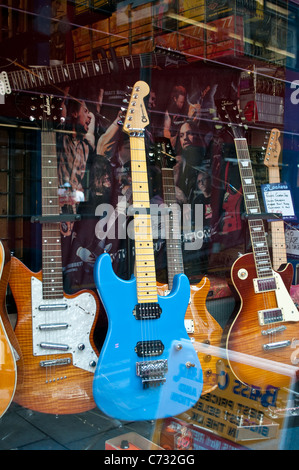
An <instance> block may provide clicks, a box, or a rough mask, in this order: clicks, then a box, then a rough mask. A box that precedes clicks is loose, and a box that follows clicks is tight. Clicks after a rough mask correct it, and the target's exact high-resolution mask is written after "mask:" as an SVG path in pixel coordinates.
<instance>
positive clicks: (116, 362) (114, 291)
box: [93, 81, 202, 420]
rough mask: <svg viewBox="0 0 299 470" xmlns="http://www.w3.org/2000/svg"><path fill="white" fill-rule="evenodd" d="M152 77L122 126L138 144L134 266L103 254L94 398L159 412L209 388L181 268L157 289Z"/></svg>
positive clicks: (109, 410)
mask: <svg viewBox="0 0 299 470" xmlns="http://www.w3.org/2000/svg"><path fill="white" fill-rule="evenodd" d="M148 93H149V87H148V85H147V83H145V82H143V81H139V82H136V83H135V85H134V87H133V90H132V94H131V99H130V102H129V107H128V111H127V114H126V118H125V122H124V126H123V130H124V131H125V132H126V133H128V134H129V139H130V148H131V168H132V169H131V173H132V194H133V206H134V211H135V215H134V236H135V253H136V258H135V269H136V276H134V277H132V278H131V279H130V280H129V281H127V280H122V279H120V278H119V277H117V276H116V274H115V273H114V271H113V269H112V264H111V259H110V256H109V254H108V253H104V254H102V255H101V256H100V257H99V258H97V260H96V263H95V267H94V278H95V284H96V286H97V289H98V291H99V295H100V297H101V299H102V302H103V305H104V307H105V309H106V312H107V317H108V332H107V336H106V339H105V342H104V345H103V347H102V349H101V352H100V356H99V361H98V365H97V369H96V372H95V377H94V387H93V390H94V398H95V401H96V403H97V404H98V406H99V407H100V408H101V410H102V411H104V412H105V413H106V414H108V415H109V416H113V417H116V418H118V419H123V420H145V419H158V418H165V417H167V416H173V415H176V414H179V413H182V412H183V411H186V410H187V409H189V408H191V407H192V406H193V405H194V404H195V403H196V401H197V400H198V398H199V397H200V395H201V392H202V368H201V364H200V361H199V359H198V357H197V354H196V352H195V349H194V347H193V345H192V343H191V341H190V339H189V337H188V335H187V332H186V329H185V326H184V317H185V312H186V309H187V307H188V302H189V297H190V284H189V281H188V278H187V277H186V276H185V274H178V275H177V276H176V277H175V279H174V282H173V289H172V291H171V292H170V293H169V295H167V296H166V297H163V296H162V297H161V296H159V295H158V294H157V282H156V272H155V260H154V250H153V240H152V228H151V216H150V202H149V192H148V176H147V162H146V152H145V143H144V129H145V126H147V125H148V117H147V113H146V110H145V106H144V102H143V100H144V97H145V96H147V95H148Z"/></svg>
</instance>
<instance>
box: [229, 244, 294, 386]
mask: <svg viewBox="0 0 299 470" xmlns="http://www.w3.org/2000/svg"><path fill="white" fill-rule="evenodd" d="M292 271H293V268H292V265H290V264H289V265H287V267H286V268H285V270H284V271H280V272H279V273H277V272H275V271H273V277H272V278H271V279H272V280H273V281H272V280H269V285H270V282H273V285H270V288H269V289H268V288H267V289H266V290H263V291H261V292H257V289H258V287H257V286H258V284H257V280H258V277H257V273H256V267H255V260H254V256H253V254H252V253H248V254H246V255H243V256H241V257H240V258H239V259H238V260H237V261H235V263H234V264H233V266H232V271H231V277H232V281H233V284H234V286H235V288H236V290H237V291H238V293H239V296H240V299H241V306H240V310H239V312H238V314H237V316H236V318H235V320H234V321H233V323H232V325H231V327H230V330H229V333H228V337H227V351H228V358H229V361H230V366H231V368H232V370H233V372H234V374H235V375H236V377H237V378H238V379H239V380H240V381H241V382H243V383H249V384H252V385H254V386H256V387H260V388H263V389H265V387H267V386H268V385H269V386H271V385H272V386H274V387H284V386H288V385H289V384H290V376H289V375H284V369H285V372H287V368H288V366H293V367H294V368H295V366H296V364H297V363H298V359H297V355H298V356H299V354H298V346H299V324H298V320H299V318H298V316H299V315H298V310H297V308H296V307H295V305H294V303H293V301H292V299H291V297H290V295H289V288H290V285H291V281H292ZM238 353H240V354H241V355H243V354H245V355H246V356H247V357H248V358H249V361H248V362H247V361H246V358H245V360H244V362H242V361H240V362H238V361H235V360H234V359H238ZM240 359H241V358H240ZM254 364H255V365H254ZM290 370H291V369H290Z"/></svg>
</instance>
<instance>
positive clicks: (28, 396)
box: [9, 95, 99, 414]
mask: <svg viewBox="0 0 299 470" xmlns="http://www.w3.org/2000/svg"><path fill="white" fill-rule="evenodd" d="M55 105H56V104H55V100H54V98H53V97H51V96H48V95H44V96H41V106H36V108H37V109H38V110H39V111H38V112H41V110H42V124H43V128H42V132H41V168H42V216H41V217H40V218H39V220H40V222H41V225H42V271H41V272H39V273H32V272H31V271H30V270H29V269H28V268H27V267H26V266H24V264H23V263H22V262H21V261H20V260H18V259H17V258H15V257H12V259H11V274H10V279H9V285H10V288H11V291H12V294H13V297H14V299H15V302H16V306H17V312H18V319H17V324H16V327H15V334H16V337H17V339H18V341H19V344H20V347H21V350H22V355H23V361H22V364H21V365H20V372H22V375H23V381H22V383H20V384H19V383H18V385H17V388H16V393H15V396H14V401H15V402H17V403H19V404H20V405H22V406H24V407H26V408H30V409H31V410H35V411H39V412H43V413H51V414H70V413H79V412H83V411H86V410H89V409H92V408H94V407H95V403H94V400H93V395H92V381H93V374H94V371H95V366H96V363H97V359H98V355H97V354H98V352H97V350H96V348H95V345H94V342H93V332H94V328H95V324H96V321H97V317H98V310H99V300H98V297H97V295H96V294H95V293H94V292H92V291H88V290H84V291H80V292H78V293H76V294H74V295H67V294H65V293H64V291H63V273H62V255H61V235H60V219H59V202H58V175H57V155H56V132H55V131H54V130H53V129H52V126H51V123H52V119H53V114H54V112H55Z"/></svg>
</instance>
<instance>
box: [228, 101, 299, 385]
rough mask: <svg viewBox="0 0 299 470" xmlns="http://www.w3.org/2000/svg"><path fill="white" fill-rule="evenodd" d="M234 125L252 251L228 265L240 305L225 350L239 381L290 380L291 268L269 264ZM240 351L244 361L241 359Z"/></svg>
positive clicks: (293, 334) (243, 144)
mask: <svg viewBox="0 0 299 470" xmlns="http://www.w3.org/2000/svg"><path fill="white" fill-rule="evenodd" d="M232 108H233V109H232ZM232 108H231V107H228V106H227V105H226V106H225V109H226V112H227V117H228V119H229V118H230V120H231V122H233V123H235V122H236V120H235V119H236V117H237V116H238V113H237V110H236V111H235V112H234V106H232ZM231 111H232V112H231ZM232 129H233V131H234V137H235V139H234V140H235V146H236V152H237V158H238V163H239V169H240V176H241V182H242V188H243V194H244V201H245V206H246V213H247V216H248V226H249V233H250V237H251V244H252V250H253V251H252V253H248V254H245V255H243V256H241V257H240V258H238V259H237V260H236V261H235V263H234V264H233V266H232V269H231V278H232V282H233V284H234V286H235V288H236V290H237V292H238V293H239V296H240V299H241V306H240V310H239V312H238V314H237V316H236V318H235V319H234V321H233V323H232V325H231V327H230V329H229V332H228V335H227V340H226V347H227V356H228V360H229V364H230V366H231V369H232V371H233V373H234V375H235V376H236V377H237V378H238V379H239V380H240V381H241V382H243V383H249V384H252V386H255V387H261V388H265V387H267V386H268V385H270V386H275V387H283V386H289V385H290V378H291V377H295V373H296V371H297V368H296V367H295V364H296V362H295V361H294V359H293V358H294V353H295V350H296V347H297V345H298V339H299V323H298V322H299V312H298V310H297V308H296V306H295V305H294V303H293V300H292V298H291V296H290V294H289V287H290V282H291V279H292V271H293V268H292V265H287V266H286V267H285V269H284V270H283V271H280V272H277V271H274V270H273V267H272V263H271V259H270V254H269V249H268V244H267V238H266V234H265V230H264V220H263V218H262V214H261V209H260V205H259V201H258V195H257V190H256V184H255V179H254V173H253V169H252V165H251V160H250V154H249V150H248V145H247V141H246V139H245V138H244V137H242V135H241V133H240V127H238V126H235V125H234V124H233V125H232ZM238 354H240V359H241V360H240V362H237V359H238ZM242 354H245V355H246V356H247V358H248V361H246V359H245V360H244V362H243V361H242V357H243V356H242Z"/></svg>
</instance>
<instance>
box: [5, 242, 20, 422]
mask: <svg viewBox="0 0 299 470" xmlns="http://www.w3.org/2000/svg"><path fill="white" fill-rule="evenodd" d="M9 273H10V259H7V256H6V254H5V250H4V246H3V244H2V242H1V241H0V418H1V416H3V415H4V413H5V412H6V411H7V409H8V408H9V406H10V404H11V402H12V400H13V397H14V394H15V389H16V385H17V362H16V359H17V354H18V355H19V354H20V352H19V351H18V353H17V350H16V344H15V341H13V340H14V339H15V338H14V332H13V329H12V326H11V324H10V320H9V318H8V314H7V311H6V291H7V282H8V278H9ZM12 342H14V344H12Z"/></svg>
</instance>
